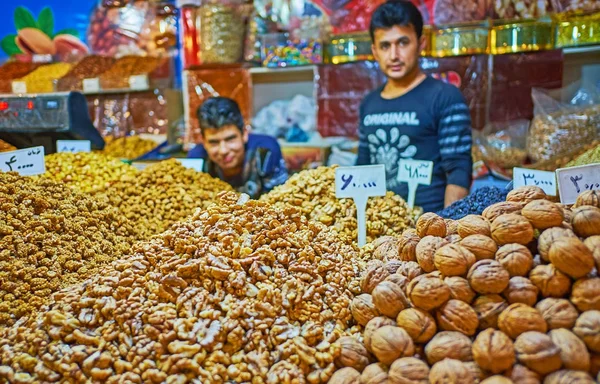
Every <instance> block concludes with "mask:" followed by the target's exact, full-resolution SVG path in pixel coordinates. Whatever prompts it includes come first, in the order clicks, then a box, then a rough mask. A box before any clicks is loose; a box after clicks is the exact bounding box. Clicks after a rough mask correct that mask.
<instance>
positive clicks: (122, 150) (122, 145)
mask: <svg viewBox="0 0 600 384" xmlns="http://www.w3.org/2000/svg"><path fill="white" fill-rule="evenodd" d="M104 140H105V141H106V145H105V146H104V150H103V151H102V152H103V153H104V154H105V155H108V156H112V157H117V158H119V159H136V158H138V157H140V156H142V155H144V154H146V153H148V152H150V151H151V150H153V149H154V148H156V142H155V141H153V140H149V139H142V138H141V137H139V136H123V137H117V138H115V137H114V136H108V137H106V138H105V139H104Z"/></svg>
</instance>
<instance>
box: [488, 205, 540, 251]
mask: <svg viewBox="0 0 600 384" xmlns="http://www.w3.org/2000/svg"><path fill="white" fill-rule="evenodd" d="M491 229H492V239H494V241H495V242H496V243H497V244H498V245H504V244H510V243H517V244H523V245H527V244H528V243H529V242H530V241H531V240H533V227H532V226H531V223H529V220H527V219H526V218H524V217H523V216H521V215H517V214H515V213H507V214H505V215H501V216H498V217H497V218H496V219H495V220H494V221H493V222H492V227H491Z"/></svg>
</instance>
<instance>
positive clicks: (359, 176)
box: [335, 164, 386, 247]
mask: <svg viewBox="0 0 600 384" xmlns="http://www.w3.org/2000/svg"><path fill="white" fill-rule="evenodd" d="M385 193H386V177H385V166H384V165H381V164H380V165H364V166H356V167H340V168H336V170H335V196H336V197H337V198H338V199H345V198H348V199H353V200H354V204H355V205H356V215H357V220H358V245H359V246H360V247H362V246H363V245H365V244H366V243H367V225H366V217H365V210H366V209H367V200H368V199H369V197H374V196H385Z"/></svg>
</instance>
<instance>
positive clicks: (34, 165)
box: [0, 147, 46, 176]
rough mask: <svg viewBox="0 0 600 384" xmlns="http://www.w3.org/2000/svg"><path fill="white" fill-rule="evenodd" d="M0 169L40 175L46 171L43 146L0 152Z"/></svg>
mask: <svg viewBox="0 0 600 384" xmlns="http://www.w3.org/2000/svg"><path fill="white" fill-rule="evenodd" d="M0 171H2V172H18V173H19V174H21V175H22V176H32V175H40V174H42V173H44V172H46V162H45V161H44V147H32V148H27V149H19V150H17V151H11V152H2V153H0Z"/></svg>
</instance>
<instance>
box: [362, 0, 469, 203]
mask: <svg viewBox="0 0 600 384" xmlns="http://www.w3.org/2000/svg"><path fill="white" fill-rule="evenodd" d="M422 31H423V18H422V16H421V13H420V12H419V10H418V9H417V8H416V7H415V6H414V5H413V4H412V3H411V2H410V1H401V0H389V1H387V2H386V3H384V4H382V5H381V6H380V7H379V8H377V10H376V11H375V12H374V13H373V16H372V18H371V26H370V32H371V39H372V42H373V45H372V50H373V54H374V56H375V58H376V59H377V62H378V63H379V66H380V68H381V70H382V71H383V73H384V74H385V75H386V77H387V82H386V83H385V84H384V85H383V86H382V87H380V88H378V89H376V90H374V91H373V92H371V93H370V94H369V95H368V96H367V97H366V98H365V99H364V100H363V102H362V104H361V107H360V126H359V151H358V160H357V163H356V164H357V165H367V164H384V165H385V168H386V176H387V187H388V190H391V191H394V192H395V193H397V194H399V195H401V196H402V197H403V198H405V199H406V198H407V195H408V185H407V184H406V183H401V182H399V181H398V180H397V176H398V171H399V167H398V164H399V161H400V160H401V159H414V160H429V161H432V162H433V164H434V166H433V176H432V180H431V185H429V186H425V185H419V187H418V190H417V195H416V199H415V205H417V206H421V207H423V209H424V210H425V212H433V211H438V210H441V209H442V208H444V207H445V206H448V205H450V204H452V203H453V202H455V201H456V200H459V199H462V198H463V197H465V196H466V195H467V194H468V193H469V188H470V185H471V169H472V159H471V118H470V113H469V108H468V107H467V104H466V102H465V99H464V97H463V96H462V94H461V93H460V91H459V90H458V88H456V87H454V86H453V85H450V84H446V83H444V82H442V81H439V80H436V79H434V78H432V77H429V76H427V75H425V74H424V73H423V72H422V71H421V69H420V67H419V56H420V52H421V50H422V49H423V48H424V44H425V39H424V38H423V37H422Z"/></svg>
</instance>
